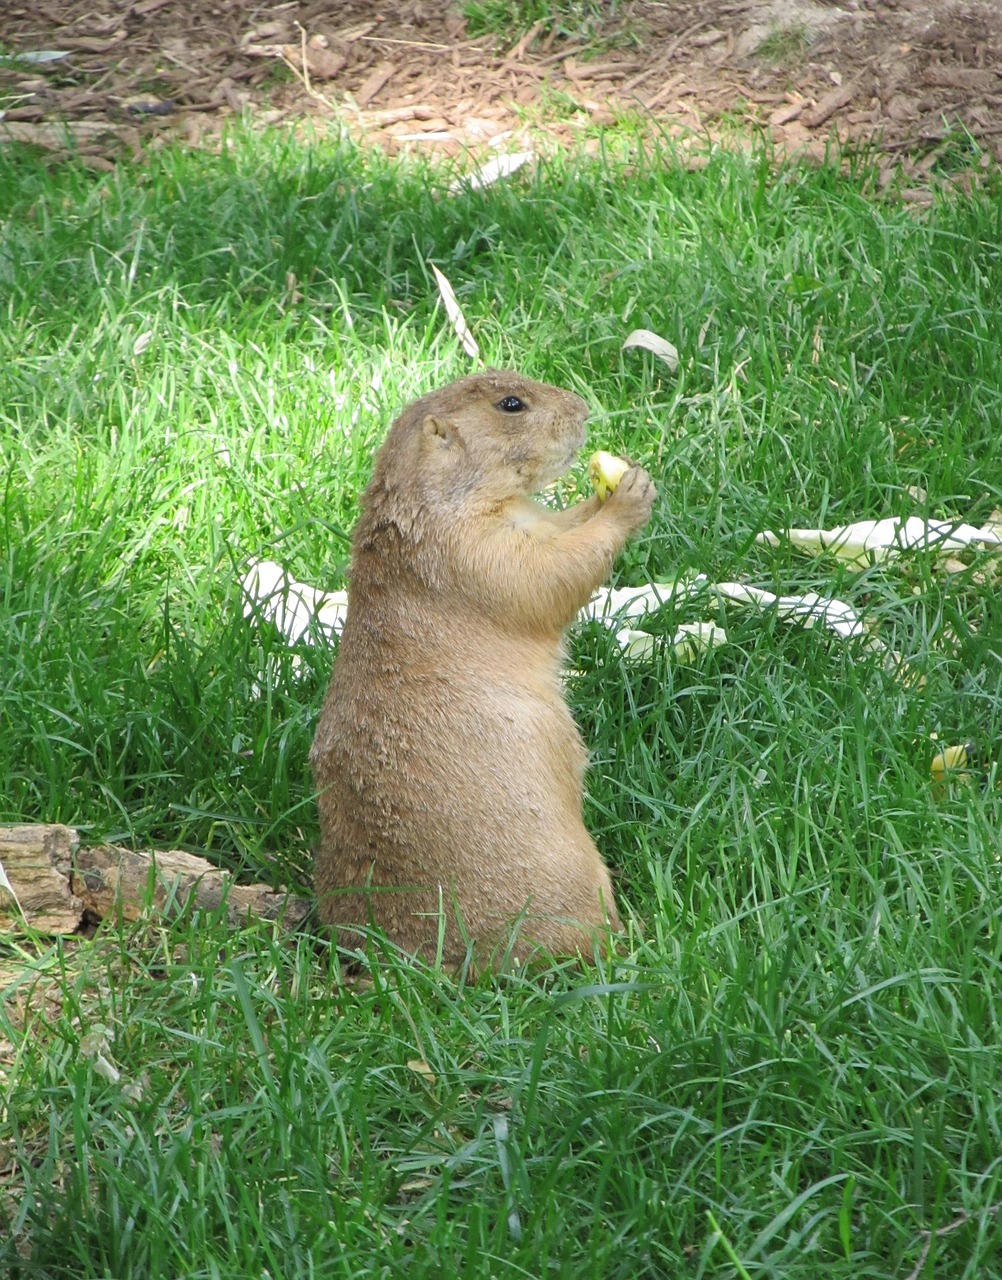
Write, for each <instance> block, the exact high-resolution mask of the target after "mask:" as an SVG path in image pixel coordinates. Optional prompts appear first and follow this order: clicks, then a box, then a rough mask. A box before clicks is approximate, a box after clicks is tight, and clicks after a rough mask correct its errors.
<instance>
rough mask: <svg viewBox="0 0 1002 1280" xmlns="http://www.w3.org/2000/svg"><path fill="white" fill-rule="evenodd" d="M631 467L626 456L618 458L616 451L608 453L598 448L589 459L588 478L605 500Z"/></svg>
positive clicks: (600, 498)
mask: <svg viewBox="0 0 1002 1280" xmlns="http://www.w3.org/2000/svg"><path fill="white" fill-rule="evenodd" d="M629 469H630V464H629V463H628V462H627V461H626V459H625V458H617V457H616V455H615V454H614V453H606V451H605V450H604V449H596V450H595V452H594V453H593V454H592V455H591V457H590V458H589V459H588V479H589V480H590V481H591V483H592V487H593V488H594V490H595V492H596V493H597V494H598V496H599V500H600V501H602V502H604V501H605V500H606V498H608V496H609V494H610V493H612V492H613V491H614V490H615V488H616V486H617V485H618V484H619V482H620V480H622V478H623V476H625V475H626V473H627V471H629Z"/></svg>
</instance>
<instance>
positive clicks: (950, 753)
mask: <svg viewBox="0 0 1002 1280" xmlns="http://www.w3.org/2000/svg"><path fill="white" fill-rule="evenodd" d="M976 753H977V752H976V748H975V745H974V743H973V742H965V743H963V745H960V746H955V747H941V748H940V749H939V751H937V752H936V754H935V755H934V756H933V758H932V763H931V764H930V766H929V771H930V773H931V774H932V776H933V778H934V779H936V780H937V781H939V780H941V779H943V778H944V777H946V776H947V775H948V774H949V775H952V776H953V777H955V778H969V777H970V774H969V773H965V772H963V770H965V769H966V768H967V766H968V765H970V764H972V763H973V760H972V757H973V756H974V755H976Z"/></svg>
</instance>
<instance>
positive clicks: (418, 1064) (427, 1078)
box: [407, 1058, 438, 1085]
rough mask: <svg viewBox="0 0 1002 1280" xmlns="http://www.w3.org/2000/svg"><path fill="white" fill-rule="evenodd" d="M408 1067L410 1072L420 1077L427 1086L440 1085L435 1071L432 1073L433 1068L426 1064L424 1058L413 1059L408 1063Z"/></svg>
mask: <svg viewBox="0 0 1002 1280" xmlns="http://www.w3.org/2000/svg"><path fill="white" fill-rule="evenodd" d="M407 1067H408V1069H409V1070H411V1071H413V1072H414V1074H415V1075H419V1076H420V1077H421V1078H422V1080H424V1082H425V1084H429V1085H434V1084H438V1077H437V1076H436V1075H435V1073H434V1071H432V1069H431V1067H429V1066H428V1064H427V1062H425V1060H424V1058H411V1059H410V1061H409V1062H408V1063H407Z"/></svg>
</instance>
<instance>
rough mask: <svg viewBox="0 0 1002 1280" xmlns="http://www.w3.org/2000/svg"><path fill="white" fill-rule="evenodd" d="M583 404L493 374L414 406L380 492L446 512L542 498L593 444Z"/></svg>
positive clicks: (395, 441)
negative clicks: (470, 504)
mask: <svg viewBox="0 0 1002 1280" xmlns="http://www.w3.org/2000/svg"><path fill="white" fill-rule="evenodd" d="M587 415H588V407H587V405H586V404H585V402H584V401H583V400H582V399H581V398H580V396H577V395H575V394H574V393H573V392H571V391H563V390H561V389H559V388H557V387H550V386H547V385H545V384H544V383H541V382H533V381H532V379H531V378H525V377H523V376H522V375H521V374H519V373H515V372H513V371H508V370H497V369H488V370H486V371H485V372H483V373H474V374H471V375H470V376H469V377H466V378H460V379H459V380H458V381H456V382H451V383H449V384H448V386H445V387H441V388H440V389H439V390H437V391H433V392H431V393H430V394H429V395H426V396H422V397H421V399H420V400H416V401H415V402H414V403H413V404H411V405H408V406H407V408H406V409H405V410H404V411H403V413H401V415H400V417H399V418H397V420H396V422H394V424H393V426H392V428H391V429H390V433H389V435H388V436H387V438H386V441H385V443H384V445H383V447H382V449H381V450H380V452H379V456H378V459H377V462H376V469H375V472H374V475H373V482H374V484H379V487H380V488H382V489H383V490H384V492H385V491H389V490H391V489H396V490H397V491H398V492H410V493H415V490H416V491H417V494H416V495H415V496H419V497H420V499H422V500H424V501H428V500H435V501H438V502H442V503H444V504H446V505H449V504H452V503H455V502H457V501H458V502H460V503H462V502H464V501H469V500H470V499H473V500H474V501H477V502H485V503H491V502H503V501H505V500H506V499H508V498H513V497H517V496H520V495H524V494H530V493H535V492H537V491H538V490H539V489H541V488H543V487H544V486H545V485H547V484H549V483H550V482H551V481H553V480H555V479H556V478H557V477H558V476H560V475H563V473H564V472H565V471H566V470H567V469H568V468H569V467H570V466H571V464H572V463H573V462H574V458H575V455H576V454H577V452H578V450H579V449H580V448H581V446H582V445H583V444H584V441H585V427H584V423H585V419H586V417H587Z"/></svg>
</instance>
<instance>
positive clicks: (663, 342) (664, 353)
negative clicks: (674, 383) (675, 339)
mask: <svg viewBox="0 0 1002 1280" xmlns="http://www.w3.org/2000/svg"><path fill="white" fill-rule="evenodd" d="M630 347H643V349H644V350H645V351H649V352H650V353H651V355H655V356H657V357H658V359H659V360H663V361H664V362H665V364H666V365H667V366H668V368H669V369H671V371H672V373H674V372H675V370H676V369H677V368H678V348H677V347H674V346H673V345H672V344H671V343H670V342H669V341H668V339H667V338H662V337H659V336H658V334H656V333H652V332H651V331H650V329H634V330H633V332H632V333H631V334H629V335H628V337H627V338H626V341H625V342H624V343H623V348H622V349H623V350H624V351H626V350H628V349H629V348H630Z"/></svg>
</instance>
